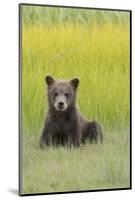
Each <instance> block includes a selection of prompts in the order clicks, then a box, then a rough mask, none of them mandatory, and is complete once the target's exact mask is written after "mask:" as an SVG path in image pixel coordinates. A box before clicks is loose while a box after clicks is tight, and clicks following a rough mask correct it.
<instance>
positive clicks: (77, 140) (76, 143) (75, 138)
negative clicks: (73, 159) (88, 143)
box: [69, 131, 81, 148]
mask: <svg viewBox="0 0 135 200" xmlns="http://www.w3.org/2000/svg"><path fill="white" fill-rule="evenodd" d="M80 144H81V134H80V132H79V131H73V132H70V135H69V147H70V148H71V147H72V146H73V147H80Z"/></svg>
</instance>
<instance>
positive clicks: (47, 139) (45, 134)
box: [39, 126, 52, 149]
mask: <svg viewBox="0 0 135 200" xmlns="http://www.w3.org/2000/svg"><path fill="white" fill-rule="evenodd" d="M51 143H52V137H51V134H50V132H49V130H48V129H47V127H46V126H45V127H44V129H43V131H42V135H41V137H40V140H39V146H40V148H41V149H43V148H44V147H45V145H46V146H50V145H51Z"/></svg>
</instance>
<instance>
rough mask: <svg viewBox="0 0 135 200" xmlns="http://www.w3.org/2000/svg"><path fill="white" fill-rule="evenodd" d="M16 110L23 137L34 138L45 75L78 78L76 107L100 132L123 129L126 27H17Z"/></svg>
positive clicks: (125, 114) (126, 81)
mask: <svg viewBox="0 0 135 200" xmlns="http://www.w3.org/2000/svg"><path fill="white" fill-rule="evenodd" d="M22 50H23V52H22V110H23V129H24V130H25V134H36V133H37V134H39V130H40V128H41V127H42V125H43V121H44V115H45V113H46V111H47V98H46V95H47V94H46V87H45V80H44V78H45V75H46V74H51V75H52V76H54V77H55V78H59V79H71V78H73V77H75V76H78V77H80V87H79V91H78V99H77V102H78V104H79V107H80V110H81V111H82V113H83V114H84V115H85V116H86V117H88V118H89V119H96V120H99V121H100V122H101V123H102V124H103V126H104V127H105V128H109V129H114V128H119V129H120V130H121V129H123V128H125V127H127V126H129V108H130V104H129V71H130V70H129V69H130V60H129V59H130V55H129V54H130V53H129V27H128V26H124V27H121V26H116V25H111V24H110V25H109V24H106V25H105V26H96V25H95V26H92V27H91V26H84V25H83V26H81V25H79V24H78V25H72V24H68V25H63V26H62V25H60V26H52V27H50V28H46V27H44V26H41V27H36V26H33V27H30V29H27V28H25V26H23V44H22Z"/></svg>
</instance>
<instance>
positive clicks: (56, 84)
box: [45, 75, 79, 112]
mask: <svg viewBox="0 0 135 200" xmlns="http://www.w3.org/2000/svg"><path fill="white" fill-rule="evenodd" d="M45 80H46V83H47V86H48V101H49V105H50V106H53V108H54V109H55V110H56V111H60V112H62V111H66V110H67V109H68V108H70V107H73V106H74V105H75V97H76V92H77V88H78V85H79V79H78V78H74V79H72V80H55V79H54V78H53V77H52V76H50V75H47V76H46V77H45Z"/></svg>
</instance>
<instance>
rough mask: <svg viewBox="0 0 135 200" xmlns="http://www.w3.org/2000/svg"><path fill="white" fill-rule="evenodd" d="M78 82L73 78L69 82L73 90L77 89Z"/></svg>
mask: <svg viewBox="0 0 135 200" xmlns="http://www.w3.org/2000/svg"><path fill="white" fill-rule="evenodd" d="M79 82H80V79H79V78H74V79H72V80H71V84H72V86H73V87H74V88H75V89H77V88H78V85H79Z"/></svg>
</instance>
